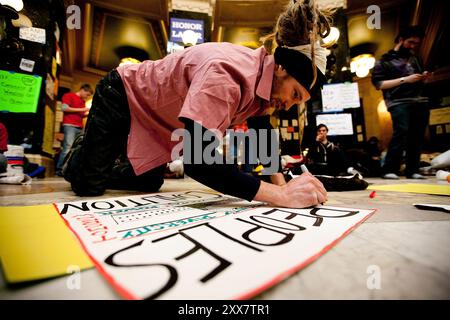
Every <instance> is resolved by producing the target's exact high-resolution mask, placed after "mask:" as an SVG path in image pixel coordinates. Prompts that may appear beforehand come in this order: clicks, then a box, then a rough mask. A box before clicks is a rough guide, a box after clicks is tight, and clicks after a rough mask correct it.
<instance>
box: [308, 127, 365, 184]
mask: <svg viewBox="0 0 450 320" xmlns="http://www.w3.org/2000/svg"><path fill="white" fill-rule="evenodd" d="M327 134H328V127H327V126H326V125H324V124H319V125H318V126H317V131H316V142H315V143H314V144H313V145H312V146H311V147H310V148H309V152H308V169H309V171H310V172H311V173H312V174H317V175H328V176H343V175H348V173H351V174H356V173H357V172H356V171H355V170H354V169H353V168H352V167H349V166H348V165H347V160H346V158H345V155H344V153H343V152H342V150H341V149H339V147H338V146H336V145H335V144H334V143H333V142H331V141H329V140H328V138H327Z"/></svg>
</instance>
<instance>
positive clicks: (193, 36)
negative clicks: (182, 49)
mask: <svg viewBox="0 0 450 320" xmlns="http://www.w3.org/2000/svg"><path fill="white" fill-rule="evenodd" d="M170 41H172V42H182V43H184V44H187V43H190V44H196V43H203V42H204V22H203V20H191V19H178V18H170Z"/></svg>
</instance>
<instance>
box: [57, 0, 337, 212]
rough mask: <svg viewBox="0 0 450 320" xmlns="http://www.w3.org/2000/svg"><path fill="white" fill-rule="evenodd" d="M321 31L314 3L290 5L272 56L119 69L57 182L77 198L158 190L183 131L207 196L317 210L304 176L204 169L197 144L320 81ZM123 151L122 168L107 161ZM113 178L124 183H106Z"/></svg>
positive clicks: (99, 95)
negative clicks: (215, 193)
mask: <svg viewBox="0 0 450 320" xmlns="http://www.w3.org/2000/svg"><path fill="white" fill-rule="evenodd" d="M329 32H330V24H329V17H328V15H327V13H326V12H324V11H322V10H321V9H319V8H318V7H317V6H316V4H315V1H314V0H310V1H307V0H304V1H301V0H296V1H292V2H290V3H289V5H288V6H287V8H286V11H285V12H283V13H282V14H281V15H280V17H279V19H278V22H277V32H276V33H275V34H274V35H273V36H274V39H275V41H276V42H277V45H278V47H277V48H276V49H275V52H274V54H273V55H272V54H270V52H268V51H267V50H266V49H265V48H264V47H260V48H258V49H256V50H252V49H249V48H246V47H243V46H238V45H233V44H230V43H203V44H200V45H196V46H192V47H189V48H187V49H185V50H183V51H181V52H177V53H173V54H170V55H168V56H166V57H164V58H163V59H160V60H157V61H144V62H142V63H140V64H135V65H123V66H120V67H118V68H117V70H113V71H111V72H110V73H109V74H108V75H107V76H105V77H104V78H103V79H102V80H101V81H100V83H99V84H98V85H97V89H96V93H95V96H94V100H93V104H92V108H91V111H90V113H89V118H88V122H87V125H86V132H85V135H84V137H83V138H82V139H83V140H81V136H80V139H77V141H76V142H75V143H74V146H73V148H72V150H71V152H70V154H69V155H68V160H67V165H66V166H65V167H64V178H65V179H66V180H68V181H69V182H71V186H72V190H73V191H74V192H75V193H76V194H77V195H79V196H97V195H101V194H103V193H104V191H105V189H106V188H117V187H121V188H126V189H133V190H139V191H145V192H154V191H157V190H159V188H160V187H161V185H162V184H163V182H164V179H163V174H164V170H165V167H166V164H167V162H170V161H171V160H174V159H173V156H177V155H174V153H176V152H174V150H176V149H177V147H178V145H179V139H178V140H177V141H174V140H173V139H172V138H173V133H174V132H175V131H177V132H180V131H182V132H183V135H181V137H183V145H182V149H183V163H184V169H185V172H186V174H187V175H188V176H190V177H191V178H193V179H195V180H197V181H198V182H200V183H203V184H205V185H206V186H208V187H210V188H212V189H214V190H217V191H219V192H222V193H225V194H229V195H232V196H235V197H239V198H242V199H246V200H248V201H251V200H257V201H262V202H266V203H270V204H272V205H274V206H282V207H292V208H303V207H309V206H314V205H317V204H319V203H323V202H325V201H326V200H327V193H326V190H325V189H324V187H323V185H322V183H321V182H320V181H319V180H317V179H316V178H314V177H313V176H312V175H311V174H310V173H303V174H302V175H301V176H300V177H298V178H295V179H292V180H290V181H289V182H287V183H286V181H285V180H284V177H283V175H282V174H281V173H280V172H275V173H273V174H271V175H273V179H272V180H271V181H272V183H267V182H264V181H261V180H259V179H258V178H256V177H253V176H250V175H247V174H245V173H243V172H241V171H239V170H238V168H237V166H235V165H233V164H228V163H227V164H224V163H220V162H219V161H217V162H213V163H209V162H210V161H209V158H208V156H209V155H211V152H209V155H208V154H207V152H208V151H210V149H209V148H208V147H209V145H208V144H207V143H208V142H206V141H204V140H202V136H204V135H203V134H204V133H211V132H212V131H213V130H214V133H213V134H214V135H215V133H221V134H222V136H223V133H224V132H225V130H226V129H227V128H230V127H232V126H233V125H236V124H239V123H242V122H244V121H245V120H247V119H248V118H250V117H258V116H264V115H267V113H268V111H269V108H275V109H279V110H282V109H285V110H287V109H289V108H291V107H292V106H293V105H295V104H300V103H302V102H305V101H307V100H308V99H309V98H310V96H311V91H313V90H317V89H318V88H320V87H321V86H322V84H323V83H324V82H325V76H324V74H325V69H326V49H324V48H321V47H320V45H319V42H318V39H319V37H322V38H323V37H325V36H327V35H328V34H329ZM183 128H184V130H182V129H183ZM178 130H180V131H178ZM208 131H209V132H208ZM197 134H198V135H197ZM269 134H273V131H271V132H269ZM217 135H219V134H217ZM191 137H192V143H189V142H190V141H191V139H190V138H191ZM198 138H200V139H199V140H198ZM274 140H276V138H275V139H274ZM275 147H276V146H275ZM125 149H126V155H127V158H128V160H129V161H128V163H129V165H126V166H123V167H120V166H118V165H117V164H116V163H115V161H116V159H117V158H118V156H119V155H120V154H121V152H123V151H124V150H125ZM274 149H275V148H274ZM214 150H215V149H214ZM271 151H273V150H271ZM188 155H189V156H188ZM271 155H272V158H274V157H273V156H276V157H278V152H271ZM192 156H194V163H192V161H191V160H192ZM217 156H218V157H217V158H220V155H217ZM206 158H208V160H207V159H206ZM197 160H198V161H197ZM263 165H264V164H263ZM118 174H120V176H121V177H122V179H117V180H116V181H115V182H114V181H112V178H114V177H119V175H118ZM271 178H272V177H271ZM119 181H120V182H119Z"/></svg>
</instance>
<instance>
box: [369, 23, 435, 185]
mask: <svg viewBox="0 0 450 320" xmlns="http://www.w3.org/2000/svg"><path fill="white" fill-rule="evenodd" d="M423 36H424V32H423V31H422V30H421V28H419V27H418V26H411V27H408V28H406V29H404V30H402V31H401V32H400V33H399V34H398V36H397V37H396V39H395V43H396V45H395V47H394V49H393V50H390V51H389V52H388V53H386V54H384V55H383V56H382V57H381V60H380V61H378V62H377V63H376V65H375V68H374V70H373V74H372V82H373V84H374V85H375V87H376V88H377V90H380V89H381V90H382V91H383V97H384V101H385V102H386V106H387V108H388V111H389V112H390V114H391V116H392V124H393V129H394V133H393V136H392V140H391V143H390V145H389V149H388V152H387V155H386V160H385V164H384V166H383V170H382V172H383V173H382V177H383V178H384V179H399V177H398V173H399V169H400V163H401V161H402V157H403V153H404V152H405V151H406V168H405V172H404V173H405V176H406V177H407V178H409V179H425V177H423V176H422V175H421V174H419V163H420V153H421V149H422V144H423V140H424V135H425V129H426V127H427V125H428V118H429V114H430V112H429V109H428V98H426V97H423V96H422V88H423V83H424V81H425V80H426V79H427V78H428V76H429V73H428V72H427V71H424V69H423V66H422V63H421V61H420V60H419V57H417V56H416V55H415V53H414V51H415V50H416V49H417V48H418V47H419V45H420V42H421V40H422V38H423Z"/></svg>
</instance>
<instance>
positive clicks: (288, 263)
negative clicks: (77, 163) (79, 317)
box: [56, 191, 373, 299]
mask: <svg viewBox="0 0 450 320" xmlns="http://www.w3.org/2000/svg"><path fill="white" fill-rule="evenodd" d="M56 207H57V209H58V210H59V212H60V213H61V215H62V217H63V218H64V219H65V220H66V222H67V224H68V225H69V226H70V228H71V229H72V230H73V231H74V232H75V234H76V235H77V237H78V239H79V240H80V242H81V243H82V245H83V247H84V248H85V250H86V251H87V252H88V254H89V255H90V256H91V258H92V259H93V260H94V262H95V264H96V266H97V268H98V269H99V270H100V272H101V273H102V274H103V275H104V276H105V277H106V279H107V280H108V281H109V282H110V283H111V285H113V286H114V288H115V289H116V290H117V291H118V292H119V293H121V294H122V295H123V296H124V297H125V298H130V299H145V298H149V299H246V298H250V297H252V296H254V295H256V294H258V293H260V292H261V291H263V290H264V289H267V288H268V287H270V286H272V285H274V284H276V283H278V282H279V281H281V280H283V279H284V278H286V277H287V276H289V275H290V274H292V273H294V272H295V271H297V270H299V269H301V268H302V267H304V266H306V265H307V264H309V263H310V262H312V261H313V260H315V259H316V258H317V257H319V256H320V255H321V254H323V253H324V252H326V251H327V250H328V249H330V248H331V247H332V246H333V245H334V244H335V243H336V240H338V239H340V238H341V237H343V236H345V235H346V234H347V233H348V232H350V231H351V230H352V229H353V228H354V227H356V226H357V225H358V224H359V223H361V222H363V221H364V220H365V219H367V218H368V217H369V216H370V214H371V213H373V211H372V210H359V209H350V208H332V207H318V208H310V209H286V208H271V207H266V206H264V205H263V204H262V203H255V202H252V203H249V202H246V201H242V200H240V199H236V198H232V197H227V196H223V195H220V194H215V193H208V192H204V191H187V192H175V193H160V194H151V195H144V196H132V197H120V198H114V199H101V200H92V201H91V200H89V201H86V200H83V201H78V202H70V203H59V204H56Z"/></svg>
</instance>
